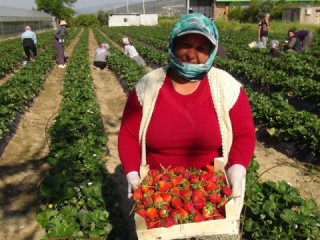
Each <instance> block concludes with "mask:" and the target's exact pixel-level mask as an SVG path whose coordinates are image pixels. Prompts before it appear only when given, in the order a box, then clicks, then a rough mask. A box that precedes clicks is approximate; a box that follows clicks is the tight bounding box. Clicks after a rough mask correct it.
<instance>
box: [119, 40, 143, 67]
mask: <svg viewBox="0 0 320 240" xmlns="http://www.w3.org/2000/svg"><path fill="white" fill-rule="evenodd" d="M122 43H123V45H124V54H126V55H128V56H129V57H130V58H132V59H133V60H135V61H136V62H137V63H138V64H140V65H142V66H143V67H145V66H146V63H145V61H144V60H143V58H142V57H140V55H139V53H138V52H137V50H136V48H135V47H134V46H133V45H132V44H131V43H130V41H129V39H128V38H127V37H124V38H122Z"/></svg>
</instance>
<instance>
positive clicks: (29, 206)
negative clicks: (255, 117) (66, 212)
mask: <svg viewBox="0 0 320 240" xmlns="http://www.w3.org/2000/svg"><path fill="white" fill-rule="evenodd" d="M76 41H77V40H75V41H74V42H73V43H72V44H71V45H70V46H69V48H68V49H67V50H66V53H67V55H71V53H72V51H73V48H74V45H75V44H76ZM97 46H98V44H97V42H96V40H95V39H94V36H93V34H92V31H91V30H90V32H89V53H88V56H89V60H90V63H91V66H90V70H91V75H92V78H93V82H94V86H95V89H96V97H97V101H98V103H99V106H100V111H101V117H102V121H103V125H104V129H105V131H106V134H107V136H108V138H109V140H108V143H107V147H108V149H109V151H110V160H109V161H108V162H107V163H106V168H107V169H108V171H109V172H110V173H111V174H112V178H113V180H114V181H115V182H116V183H117V184H118V185H119V186H120V192H121V193H122V196H123V197H122V199H121V201H120V204H121V206H122V209H123V219H124V222H125V224H124V226H122V227H123V228H124V229H125V234H124V236H123V239H126V240H127V239H128V240H134V239H135V235H134V232H135V230H134V222H133V219H132V216H129V212H130V210H131V206H132V202H131V201H129V200H128V199H127V197H126V196H127V183H126V179H125V176H124V174H123V171H122V167H121V164H120V161H119V156H118V151H117V147H118V146H117V136H118V131H119V127H120V123H121V117H122V112H123V109H124V105H125V102H126V98H127V97H126V94H125V93H124V91H123V89H122V87H121V85H120V83H119V79H118V78H117V77H116V76H115V75H114V74H113V73H112V72H111V71H109V70H108V69H105V70H101V71H100V70H94V69H93V66H92V61H93V57H94V53H95V49H96V47H97ZM150 69H151V68H148V70H150ZM63 75H64V70H63V69H58V68H57V67H55V68H54V69H53V71H51V73H50V74H49V75H48V78H47V80H46V83H45V87H44V90H43V91H42V92H41V93H40V95H39V96H38V97H37V99H36V101H35V103H34V105H33V106H32V107H31V108H30V110H29V111H28V112H27V113H26V114H25V116H24V117H23V118H22V119H21V122H20V124H19V127H18V129H17V132H16V134H15V136H14V137H13V138H12V140H11V141H10V143H9V144H8V146H7V147H6V149H5V152H4V153H3V155H2V156H1V159H0V172H1V176H0V189H1V193H0V205H1V209H0V240H11V239H17V240H19V239H27V240H29V239H30V240H31V239H39V236H40V235H41V233H42V232H41V230H40V228H39V224H38V223H37V222H36V214H35V210H36V207H37V191H38V187H39V184H40V183H41V180H42V179H43V178H44V176H45V175H46V173H47V170H48V166H47V165H46V164H45V163H44V159H45V157H46V156H47V154H48V145H47V142H46V136H45V131H46V125H47V123H48V122H49V124H48V125H51V124H52V119H50V117H51V116H52V115H54V114H55V113H56V112H57V111H58V108H59V105H60V102H61V96H60V95H59V93H60V90H61V89H62V86H63V85H62V84H63ZM255 155H256V158H257V161H258V162H259V163H260V165H261V167H260V172H261V173H262V172H264V171H267V172H266V173H264V174H263V175H262V177H261V179H263V180H266V179H270V180H272V181H278V180H281V179H283V180H286V181H287V182H290V183H291V184H292V185H293V186H294V187H297V188H298V189H299V190H300V192H301V194H302V195H303V196H304V197H306V198H313V199H314V200H316V201H317V203H318V205H319V206H320V194H319V191H318V189H319V187H320V180H319V174H317V175H308V174H307V173H308V172H306V171H305V170H304V168H303V166H301V165H297V163H296V162H295V161H293V159H290V158H288V157H287V156H286V155H284V154H282V153H279V152H277V151H276V150H274V149H273V148H268V147H265V146H264V145H263V144H262V143H259V142H257V147H256V150H255ZM277 164H283V166H282V165H281V166H277ZM274 166H277V167H275V168H272V167H274ZM270 168H272V169H270ZM268 169H270V170H268Z"/></svg>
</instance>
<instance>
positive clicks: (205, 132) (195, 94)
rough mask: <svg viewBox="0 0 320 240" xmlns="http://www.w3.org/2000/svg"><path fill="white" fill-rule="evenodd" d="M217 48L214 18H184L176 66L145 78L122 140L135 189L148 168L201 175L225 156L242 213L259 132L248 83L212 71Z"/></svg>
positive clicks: (176, 31)
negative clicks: (245, 86)
mask: <svg viewBox="0 0 320 240" xmlns="http://www.w3.org/2000/svg"><path fill="white" fill-rule="evenodd" d="M217 46H218V31H217V28H216V26H215V25H214V23H213V22H212V21H211V20H210V19H209V18H207V17H205V16H203V15H201V14H199V13H192V14H188V15H185V16H183V17H182V18H181V19H180V20H179V21H178V22H177V24H176V25H175V26H174V28H173V30H172V32H171V34H170V40H169V47H168V55H169V66H167V67H163V68H159V69H156V70H154V71H152V72H150V73H148V74H146V75H145V76H144V77H142V78H141V79H140V80H139V81H138V83H137V85H136V86H135V88H134V89H133V90H132V91H131V93H130V95H129V97H128V100H127V103H126V106H125V110H124V113H123V118H122V123H121V129H120V132H119V140H118V141H119V145H118V147H119V155H120V159H121V162H122V165H123V168H124V172H125V174H126V176H127V180H128V184H129V191H131V188H133V189H134V188H136V187H137V186H138V184H139V183H140V179H141V177H142V178H143V177H144V174H145V171H146V169H148V167H149V168H150V169H162V167H164V168H168V167H170V166H171V167H186V168H190V167H193V168H197V169H200V168H202V167H204V166H205V165H206V164H208V163H211V162H213V160H214V158H216V157H223V158H224V161H225V167H226V170H227V175H228V177H229V180H230V183H231V185H232V187H233V195H234V196H236V197H237V198H236V204H237V205H238V206H239V207H238V210H239V214H240V211H241V208H242V205H243V202H242V201H243V196H244V181H245V180H244V179H245V175H246V171H247V168H248V165H249V163H250V161H251V158H252V155H253V151H254V148H255V127H254V123H253V118H252V114H251V109H250V105H249V101H248V98H247V95H246V93H245V91H244V89H243V88H242V86H241V84H240V83H239V82H238V81H236V80H235V79H234V78H233V77H232V76H231V75H230V74H228V73H227V72H225V71H223V70H221V69H218V68H215V67H213V66H212V65H213V63H214V60H215V57H216V53H217ZM140 166H142V167H141V169H140ZM139 170H141V171H140V174H141V175H140V174H139Z"/></svg>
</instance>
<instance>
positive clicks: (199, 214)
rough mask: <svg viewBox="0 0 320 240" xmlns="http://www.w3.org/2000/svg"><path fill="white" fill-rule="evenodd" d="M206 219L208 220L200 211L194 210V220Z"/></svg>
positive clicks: (201, 220)
mask: <svg viewBox="0 0 320 240" xmlns="http://www.w3.org/2000/svg"><path fill="white" fill-rule="evenodd" d="M205 220H206V218H205V217H204V216H203V215H202V214H201V213H199V212H198V211H195V212H194V214H193V222H203V221H205Z"/></svg>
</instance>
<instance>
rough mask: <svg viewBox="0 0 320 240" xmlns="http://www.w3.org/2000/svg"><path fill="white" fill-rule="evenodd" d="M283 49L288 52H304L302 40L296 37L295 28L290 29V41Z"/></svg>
mask: <svg viewBox="0 0 320 240" xmlns="http://www.w3.org/2000/svg"><path fill="white" fill-rule="evenodd" d="M283 50H284V51H286V52H297V53H301V52H302V45H301V42H300V40H299V39H298V38H297V37H296V34H295V32H294V31H293V30H289V31H288V42H286V44H285V45H284V47H283Z"/></svg>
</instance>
